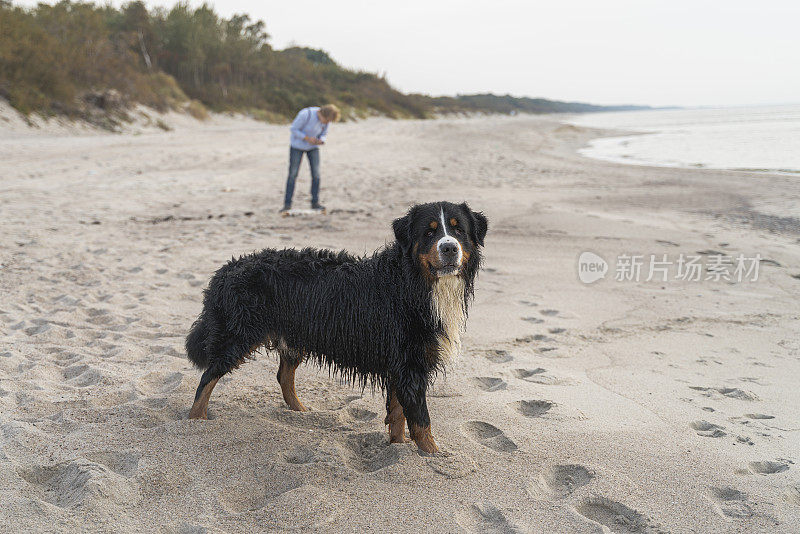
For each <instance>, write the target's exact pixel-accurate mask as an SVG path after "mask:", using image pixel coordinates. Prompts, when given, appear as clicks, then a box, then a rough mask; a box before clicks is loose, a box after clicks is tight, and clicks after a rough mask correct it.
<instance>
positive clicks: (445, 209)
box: [392, 202, 488, 281]
mask: <svg viewBox="0 0 800 534" xmlns="http://www.w3.org/2000/svg"><path fill="white" fill-rule="evenodd" d="M392 227H393V229H394V235H395V238H396V239H397V242H398V243H399V245H400V247H401V248H402V250H403V253H404V254H405V255H407V256H408V257H409V258H410V259H411V260H412V261H416V262H417V263H418V265H419V267H420V270H421V271H422V273H423V275H424V276H425V278H426V279H428V280H429V281H434V280H436V279H438V278H441V277H445V276H464V277H467V278H471V277H472V276H474V273H475V271H476V270H477V267H478V264H479V263H480V247H482V246H483V239H484V237H486V231H487V230H488V221H487V220H486V217H485V216H484V215H483V214H482V213H480V212H476V211H472V210H471V209H470V208H469V206H468V205H467V204H466V202H465V203H462V204H453V203H451V202H432V203H429V204H419V205H416V206H414V207H412V208H411V209H410V210H409V211H408V213H407V214H406V215H405V217H401V218H399V219H397V220H395V221H394V223H393V224H392Z"/></svg>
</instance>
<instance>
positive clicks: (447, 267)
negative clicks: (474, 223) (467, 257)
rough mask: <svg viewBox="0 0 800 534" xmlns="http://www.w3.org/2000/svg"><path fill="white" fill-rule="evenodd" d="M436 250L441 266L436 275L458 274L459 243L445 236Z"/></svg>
mask: <svg viewBox="0 0 800 534" xmlns="http://www.w3.org/2000/svg"><path fill="white" fill-rule="evenodd" d="M436 248H437V251H438V252H439V263H440V264H441V267H439V269H438V272H437V274H439V275H440V276H442V275H449V274H456V273H458V271H459V269H460V268H461V257H462V253H461V243H459V242H458V241H457V240H456V239H455V238H453V237H450V236H445V237H443V238H442V239H440V240H439V244H438V245H437V247H436Z"/></svg>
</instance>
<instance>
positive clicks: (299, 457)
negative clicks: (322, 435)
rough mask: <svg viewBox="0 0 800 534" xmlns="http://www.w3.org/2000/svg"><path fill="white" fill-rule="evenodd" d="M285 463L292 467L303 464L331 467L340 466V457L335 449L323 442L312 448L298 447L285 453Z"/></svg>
mask: <svg viewBox="0 0 800 534" xmlns="http://www.w3.org/2000/svg"><path fill="white" fill-rule="evenodd" d="M284 458H285V460H286V462H287V463H290V464H293V465H305V464H312V463H313V464H327V465H331V466H335V465H341V463H342V456H341V454H340V453H339V451H338V450H337V449H336V448H335V447H331V446H329V444H328V443H327V442H323V443H321V444H319V445H317V446H315V447H313V448H309V447H300V448H298V449H296V450H292V451H289V452H287V453H286V455H285V456H284Z"/></svg>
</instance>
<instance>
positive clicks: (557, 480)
mask: <svg viewBox="0 0 800 534" xmlns="http://www.w3.org/2000/svg"><path fill="white" fill-rule="evenodd" d="M593 478H594V473H592V472H591V471H589V470H588V469H586V468H585V467H583V466H582V465H577V464H569V465H554V466H551V467H548V468H546V469H545V470H543V471H542V472H541V473H540V474H539V478H538V480H536V481H535V482H533V484H532V485H531V487H530V488H529V493H530V494H531V495H533V496H534V497H535V496H537V495H544V496H546V497H550V498H556V499H561V498H564V497H568V496H569V495H572V493H573V492H574V491H575V490H576V489H578V488H580V487H582V486H585V485H587V484H588V483H589V482H591V481H592V479H593Z"/></svg>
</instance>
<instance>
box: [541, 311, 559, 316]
mask: <svg viewBox="0 0 800 534" xmlns="http://www.w3.org/2000/svg"><path fill="white" fill-rule="evenodd" d="M539 313H541V314H542V315H545V316H547V317H555V316H556V315H558V314H559V311H558V310H541V311H540V312H539Z"/></svg>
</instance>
